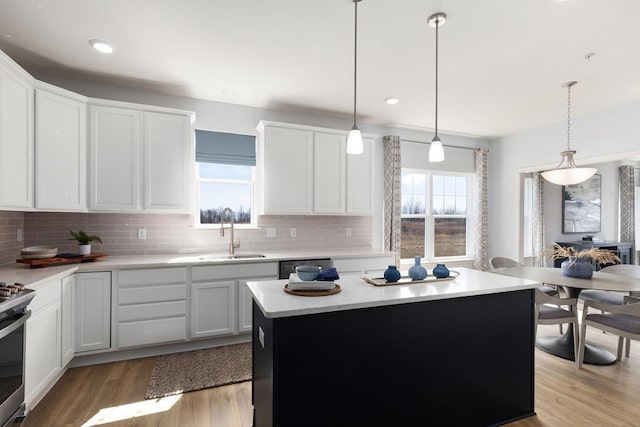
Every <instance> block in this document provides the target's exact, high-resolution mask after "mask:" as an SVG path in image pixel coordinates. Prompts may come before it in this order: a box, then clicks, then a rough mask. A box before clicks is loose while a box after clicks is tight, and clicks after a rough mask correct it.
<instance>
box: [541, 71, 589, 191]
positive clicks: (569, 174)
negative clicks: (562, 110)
mask: <svg viewBox="0 0 640 427" xmlns="http://www.w3.org/2000/svg"><path fill="white" fill-rule="evenodd" d="M577 83H578V82H576V81H571V82H567V83H565V84H563V85H562V87H566V88H567V93H568V95H567V149H566V150H564V151H561V152H560V155H561V156H562V160H560V164H558V166H556V168H555V169H553V170H549V171H546V172H542V177H543V178H544V179H546V180H547V181H549V182H551V183H553V184H557V185H573V184H579V183H581V182H584V181H586V180H587V179H589V178H591V177H592V176H593V174H595V173H596V172H597V169H596V168H579V167H578V166H576V164H575V162H574V161H573V155H574V154H576V150H572V149H571V86H573V85H575V84H577Z"/></svg>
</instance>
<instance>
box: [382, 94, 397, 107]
mask: <svg viewBox="0 0 640 427" xmlns="http://www.w3.org/2000/svg"><path fill="white" fill-rule="evenodd" d="M384 102H386V103H387V104H389V105H396V104H397V103H398V102H400V100H399V99H398V98H396V97H395V96H392V97H389V98H385V100H384Z"/></svg>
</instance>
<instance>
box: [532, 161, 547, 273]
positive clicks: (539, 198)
mask: <svg viewBox="0 0 640 427" xmlns="http://www.w3.org/2000/svg"><path fill="white" fill-rule="evenodd" d="M532 178H533V201H532V204H533V218H532V220H531V222H532V224H531V226H532V228H533V230H532V235H533V253H534V254H535V255H536V257H535V258H534V260H533V265H534V266H536V267H546V266H547V257H546V256H544V255H543V252H544V244H545V240H544V178H543V177H542V174H541V173H540V172H534V173H533V174H532Z"/></svg>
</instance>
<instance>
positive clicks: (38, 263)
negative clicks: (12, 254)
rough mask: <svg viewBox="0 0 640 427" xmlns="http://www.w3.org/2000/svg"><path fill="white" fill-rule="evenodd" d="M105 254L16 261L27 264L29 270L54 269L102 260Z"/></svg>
mask: <svg viewBox="0 0 640 427" xmlns="http://www.w3.org/2000/svg"><path fill="white" fill-rule="evenodd" d="M106 256H107V254H89V255H83V256H78V257H73V258H60V257H55V258H44V259H17V260H16V262H19V263H20V264H29V266H30V267H31V268H44V267H54V266H57V265H65V264H79V263H81V262H94V261H97V260H98V258H104V257H106Z"/></svg>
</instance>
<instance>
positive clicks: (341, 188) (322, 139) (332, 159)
mask: <svg viewBox="0 0 640 427" xmlns="http://www.w3.org/2000/svg"><path fill="white" fill-rule="evenodd" d="M346 150H347V137H346V136H345V135H340V134H335V133H326V132H315V133H314V140H313V211H314V212H315V213H317V214H342V213H344V212H345V194H346V193H345V190H346V188H345V185H344V182H345V173H346V159H345V152H346Z"/></svg>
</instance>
